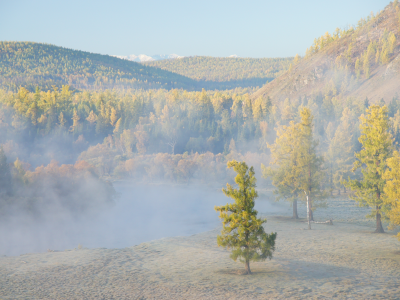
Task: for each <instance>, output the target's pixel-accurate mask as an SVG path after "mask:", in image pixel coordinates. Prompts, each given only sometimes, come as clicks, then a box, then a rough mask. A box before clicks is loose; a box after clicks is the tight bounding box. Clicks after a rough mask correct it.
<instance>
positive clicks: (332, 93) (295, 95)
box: [252, 0, 400, 110]
mask: <svg viewBox="0 0 400 300" xmlns="http://www.w3.org/2000/svg"><path fill="white" fill-rule="evenodd" d="M399 40H400V4H399V3H398V1H397V0H396V1H394V2H393V3H390V4H389V5H388V6H387V7H386V8H385V9H384V10H383V11H381V12H379V13H378V14H377V15H373V14H372V13H371V15H370V16H368V17H367V18H365V19H361V20H360V21H358V24H357V25H355V26H353V27H350V28H346V29H336V31H335V32H334V33H333V34H329V33H328V32H327V33H326V34H325V35H323V36H321V37H320V38H317V39H315V41H314V44H313V45H312V46H311V47H310V48H309V49H307V52H306V55H305V57H304V58H301V59H299V60H298V61H296V62H294V64H293V66H292V67H291V68H290V69H289V70H288V71H287V72H285V73H284V74H283V75H282V76H280V77H279V78H276V79H275V80H273V81H272V82H270V83H267V84H266V85H265V86H264V87H262V88H261V89H260V90H258V91H257V92H256V93H254V94H253V95H252V98H253V99H257V98H259V97H260V96H263V97H268V96H269V97H270V98H271V99H272V102H273V103H283V102H284V101H283V100H285V99H288V100H289V102H293V101H294V100H296V101H297V100H298V99H302V102H304V99H305V100H306V101H305V102H306V103H307V101H308V102H310V101H312V102H315V103H316V104H317V105H320V104H322V103H323V105H325V106H326V107H327V109H328V110H329V107H333V106H337V105H342V106H343V104H344V103H345V102H354V99H356V98H358V99H362V100H365V99H366V98H368V101H369V102H370V103H375V102H377V101H380V100H381V99H382V98H383V99H384V100H385V101H386V102H389V101H391V100H392V99H393V98H397V97H398V95H399V94H400V46H399ZM282 105H283V104H282Z"/></svg>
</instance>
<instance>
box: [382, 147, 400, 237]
mask: <svg viewBox="0 0 400 300" xmlns="http://www.w3.org/2000/svg"><path fill="white" fill-rule="evenodd" d="M387 166H388V169H387V170H386V171H385V174H384V176H383V178H384V179H385V180H386V185H385V187H384V188H383V190H384V192H385V196H386V197H385V204H386V205H389V206H390V210H389V212H388V217H389V220H390V227H391V228H392V229H393V228H394V227H395V226H399V225H400V154H399V152H397V151H394V153H393V157H390V158H388V160H387ZM397 238H398V239H399V240H400V232H399V233H398V234H397Z"/></svg>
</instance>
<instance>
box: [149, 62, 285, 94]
mask: <svg viewBox="0 0 400 300" xmlns="http://www.w3.org/2000/svg"><path fill="white" fill-rule="evenodd" d="M292 61H293V58H292V57H287V58H236V57H208V56H194V57H184V58H180V59H166V60H158V61H151V62H145V63H143V64H145V65H149V66H154V67H158V68H161V69H164V70H168V71H171V72H174V73H178V74H181V75H183V76H186V77H189V78H192V79H195V80H197V81H205V82H209V81H214V82H219V83H221V84H224V85H226V87H225V89H229V87H228V85H230V86H231V87H230V88H234V87H236V86H241V87H248V86H253V87H256V86H260V87H261V86H263V85H264V84H265V83H266V82H267V81H270V80H272V79H274V78H276V77H278V76H279V75H281V74H282V73H284V72H285V71H286V70H288V69H289V66H290V63H291V62H292Z"/></svg>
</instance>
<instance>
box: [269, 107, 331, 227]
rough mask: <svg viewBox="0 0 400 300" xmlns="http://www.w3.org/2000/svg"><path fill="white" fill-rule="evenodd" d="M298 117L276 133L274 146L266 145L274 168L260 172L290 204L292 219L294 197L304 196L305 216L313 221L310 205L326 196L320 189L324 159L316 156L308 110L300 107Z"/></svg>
mask: <svg viewBox="0 0 400 300" xmlns="http://www.w3.org/2000/svg"><path fill="white" fill-rule="evenodd" d="M300 116H301V121H300V122H299V123H294V122H293V121H292V122H290V125H289V126H283V128H282V129H281V130H278V132H277V139H276V141H275V144H274V145H272V146H269V148H271V155H272V157H273V160H272V161H271V165H277V168H275V169H272V168H271V167H269V168H265V167H264V166H262V169H263V175H264V177H272V180H273V181H272V183H273V184H274V185H275V187H276V188H277V189H276V191H275V193H277V194H278V195H279V197H282V198H286V199H288V200H290V201H292V202H293V217H294V218H297V201H296V199H297V197H303V195H305V196H306V201H307V214H308V215H307V217H308V219H309V221H313V219H314V218H313V212H312V211H313V209H314V208H313V206H314V205H313V204H314V203H316V202H317V201H320V200H323V199H325V198H326V196H327V195H326V193H325V192H324V191H323V190H322V189H321V186H322V183H323V180H324V177H325V174H324V172H323V170H322V163H323V159H322V157H321V156H319V155H318V154H317V146H318V142H317V141H316V140H314V138H313V133H312V127H313V116H312V115H311V110H310V109H309V108H303V109H302V110H301V111H300ZM309 229H311V225H310V223H309Z"/></svg>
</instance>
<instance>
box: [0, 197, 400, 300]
mask: <svg viewBox="0 0 400 300" xmlns="http://www.w3.org/2000/svg"><path fill="white" fill-rule="evenodd" d="M301 209H302V208H301ZM364 215H365V211H364V210H360V209H358V208H354V204H353V203H352V202H349V201H347V200H336V202H334V203H331V205H330V208H329V209H325V210H322V209H321V210H320V212H319V214H318V212H317V213H316V214H315V217H316V219H318V217H320V218H321V219H324V218H325V219H326V216H330V217H332V218H333V219H334V225H333V226H329V225H320V224H318V225H317V224H314V225H313V229H312V230H311V231H309V230H306V228H307V225H306V223H304V222H303V221H298V222H295V221H293V220H291V219H289V218H287V217H279V216H269V217H268V223H267V224H266V226H265V227H266V231H267V232H271V231H276V232H277V233H278V237H277V244H276V251H275V253H274V257H273V259H272V260H270V261H269V260H268V261H265V262H259V263H252V264H251V268H252V271H253V275H250V276H248V275H241V273H242V271H243V265H242V264H240V263H239V262H237V263H236V262H234V261H232V260H231V259H230V258H229V252H227V251H226V250H224V249H222V248H218V247H217V245H216V236H217V234H218V233H219V231H220V228H218V229H215V230H212V231H208V232H205V233H201V234H197V235H193V236H189V237H175V238H166V239H161V240H156V241H151V242H147V243H142V244H140V245H137V246H133V247H129V248H124V249H104V248H103V249H74V250H66V251H62V252H49V253H37V254H26V255H21V256H17V257H1V258H0V299H331V298H337V299H400V241H398V240H397V239H396V238H394V235H393V232H389V233H386V234H374V233H372V231H373V229H374V228H373V223H372V226H371V223H368V222H365V221H363V218H358V217H357V216H361V217H363V216H364Z"/></svg>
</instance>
